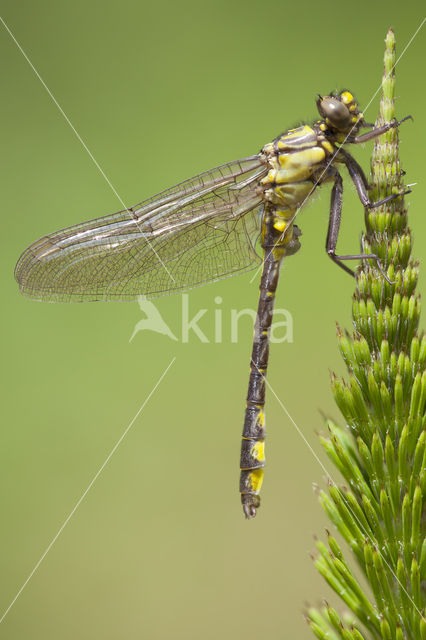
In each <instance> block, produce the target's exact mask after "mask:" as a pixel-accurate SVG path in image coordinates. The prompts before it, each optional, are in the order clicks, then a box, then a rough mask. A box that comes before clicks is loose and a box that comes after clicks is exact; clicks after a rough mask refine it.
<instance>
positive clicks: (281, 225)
mask: <svg viewBox="0 0 426 640" xmlns="http://www.w3.org/2000/svg"><path fill="white" fill-rule="evenodd" d="M286 227H287V223H286V221H285V220H283V219H282V218H275V220H274V228H275V229H276V230H277V231H280V232H281V233H282V232H283V231H285V229H286Z"/></svg>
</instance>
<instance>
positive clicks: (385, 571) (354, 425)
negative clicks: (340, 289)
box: [306, 29, 426, 640]
mask: <svg viewBox="0 0 426 640" xmlns="http://www.w3.org/2000/svg"><path fill="white" fill-rule="evenodd" d="M385 43H386V49H385V58H384V75H383V81H382V98H381V102H380V112H379V117H378V120H377V126H379V125H381V124H383V123H384V122H389V121H390V120H392V119H393V118H394V117H395V115H394V99H393V98H394V88H395V36H394V33H393V31H392V29H391V30H389V32H388V34H387V36H386V40H385ZM403 175H404V172H403V171H402V170H401V168H400V162H399V155H398V128H394V129H390V130H389V131H388V132H387V133H385V134H384V135H382V136H380V138H377V139H376V141H375V144H374V151H373V155H372V160H371V177H370V184H371V190H372V199H373V200H378V199H382V198H385V197H386V196H388V195H390V194H392V193H404V185H403V181H402V178H403ZM365 224H366V231H365V233H364V234H363V236H362V240H361V242H362V250H363V252H365V253H375V254H376V255H378V256H379V258H380V261H381V264H382V265H383V268H384V269H385V272H386V274H387V278H388V280H389V281H388V280H386V279H385V278H384V277H383V274H382V273H380V270H379V267H378V265H376V264H375V263H373V262H372V261H364V264H363V266H362V268H361V270H360V272H359V274H358V277H357V281H356V290H355V294H354V297H353V308H352V316H353V324H354V329H355V330H354V333H353V335H350V334H349V333H348V332H346V331H343V330H342V329H340V328H339V327H338V342H339V347H340V351H341V354H342V356H343V359H344V361H345V364H346V367H347V369H348V374H349V379H348V380H347V381H343V380H340V379H338V378H337V377H336V376H333V377H332V390H333V394H334V398H335V401H336V403H337V405H338V407H339V409H340V411H341V413H342V415H343V417H344V419H345V421H346V424H347V427H346V428H341V427H339V426H338V425H337V424H335V423H334V422H332V421H331V420H328V421H327V426H328V431H329V437H327V438H325V437H322V438H321V442H322V445H323V446H324V448H325V451H326V452H327V454H328V456H329V458H330V459H331V461H332V462H333V463H334V465H335V466H336V467H337V469H338V470H339V471H340V473H341V474H342V476H343V477H344V479H345V481H346V483H347V486H339V485H337V484H335V483H334V482H333V481H332V480H329V487H328V492H326V491H322V492H321V493H320V502H321V504H322V507H323V508H324V510H325V512H326V513H327V516H328V517H329V519H330V520H331V522H332V523H333V525H335V527H336V529H337V531H338V532H339V533H340V535H341V536H342V537H343V539H344V540H345V541H346V542H347V544H348V545H349V547H350V549H351V550H352V552H353V555H354V557H355V561H356V564H357V567H358V570H357V572H356V573H355V572H354V571H353V569H352V568H351V565H350V563H349V562H348V560H347V558H346V557H345V555H344V553H343V551H342V549H341V547H340V545H339V543H338V542H337V540H336V538H335V537H334V536H333V535H332V534H331V533H329V532H327V537H328V541H327V542H328V545H326V544H324V543H323V542H321V541H318V542H317V554H316V557H315V565H316V567H317V569H318V571H319V572H320V574H321V575H322V576H323V577H324V579H325V580H326V582H327V583H328V584H329V585H330V586H331V588H332V589H333V591H335V593H336V594H337V595H338V596H339V597H340V598H341V600H343V602H344V604H345V605H346V607H347V609H348V612H347V613H345V614H344V615H339V613H338V612H337V611H336V610H335V609H334V608H333V607H332V606H330V605H329V604H328V603H325V604H324V607H323V608H321V610H318V609H314V608H311V609H309V610H308V612H307V614H306V619H307V622H308V624H309V625H310V627H311V629H312V631H313V632H314V634H315V635H316V637H317V638H320V640H326V639H327V640H362V639H364V640H367V639H383V640H426V618H425V612H424V608H425V601H426V597H425V588H426V582H425V580H426V544H425V528H426V514H425V508H424V504H425V503H424V498H425V492H426V448H425V437H426V436H425V430H424V428H425V416H424V407H425V397H426V394H425V390H426V385H425V382H426V380H425V361H426V339H425V336H424V335H423V334H422V333H421V334H419V332H418V325H419V317H420V303H419V297H418V296H417V295H416V292H415V289H416V284H417V278H418V264H417V263H413V261H412V260H411V244H412V241H411V233H410V230H409V228H408V226H407V209H406V205H405V203H404V197H403V196H401V197H399V198H397V199H395V200H392V201H391V202H388V203H387V204H385V205H383V206H381V207H378V208H376V209H369V210H366V212H365ZM362 576H363V577H362ZM360 577H361V580H360ZM366 582H367V583H368V588H366V587H365V586H364V585H365V583H366Z"/></svg>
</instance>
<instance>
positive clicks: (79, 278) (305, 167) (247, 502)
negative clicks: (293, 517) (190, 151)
mask: <svg viewBox="0 0 426 640" xmlns="http://www.w3.org/2000/svg"><path fill="white" fill-rule="evenodd" d="M316 106H317V109H318V112H319V116H320V118H319V119H318V120H316V121H314V122H313V123H312V124H311V125H308V124H303V125H301V126H298V127H296V128H294V129H289V130H287V131H285V132H284V133H282V134H280V135H279V136H277V137H276V138H275V139H274V140H272V142H270V143H268V144H266V145H265V146H264V147H263V148H262V149H261V151H260V152H259V153H257V154H256V155H252V156H249V157H247V158H242V159H240V160H235V161H233V162H229V163H226V164H223V165H220V166H218V167H216V168H214V169H211V170H209V171H205V172H203V173H200V174H199V175H197V176H195V177H193V178H190V179H189V180H185V181H184V182H181V183H180V184H178V185H176V186H174V187H171V188H169V189H166V190H165V191H162V192H161V193H159V194H157V195H155V196H153V197H150V198H148V199H147V200H144V201H143V202H141V203H139V204H137V205H135V206H133V207H130V208H128V209H124V210H122V211H119V212H117V213H113V214H110V215H107V216H104V217H101V218H96V219H94V220H90V221H88V222H83V223H80V224H76V225H74V226H71V227H68V228H65V229H63V230H61V231H58V232H56V233H51V234H49V235H47V236H44V237H42V238H41V239H40V240H37V241H36V242H34V243H33V244H31V245H30V246H29V247H28V248H27V249H26V250H25V251H24V252H23V254H22V255H21V257H20V258H19V261H18V263H17V265H16V269H15V277H16V280H17V281H18V283H19V287H20V289H21V292H22V293H23V294H24V295H26V296H28V297H30V298H33V299H36V300H43V301H49V302H72V301H76V302H83V301H95V300H132V299H135V298H137V297H138V296H139V295H144V296H146V297H147V298H152V297H156V296H161V295H167V294H171V293H175V292H178V291H186V290H188V289H191V288H193V287H197V286H200V285H203V284H205V283H207V282H213V281H216V280H220V279H221V278H225V277H228V276H233V275H236V274H238V273H242V272H244V271H247V270H249V269H253V268H255V267H256V266H259V267H260V265H261V266H262V276H261V280H260V287H259V290H260V293H259V303H258V309H257V317H256V321H255V327H254V339H253V349H252V355H251V361H250V375H249V385H248V393H247V399H246V409H245V418H244V427H243V433H242V445H241V457H240V487H239V489H240V494H241V502H242V505H243V511H244V514H245V516H246V518H248V519H249V518H253V517H254V516H255V515H256V513H257V510H258V508H259V506H260V495H259V493H260V489H261V486H262V482H263V476H264V467H265V454H264V444H265V437H266V430H265V414H264V406H265V390H266V385H265V380H266V373H267V367H268V360H269V337H270V328H271V323H272V317H273V308H274V299H275V293H276V289H277V285H278V278H279V272H280V267H281V264H282V261H283V259H284V257H287V256H291V255H293V254H294V253H296V252H297V251H298V250H299V248H300V246H301V245H300V235H301V232H300V229H299V228H298V227H297V226H296V224H295V223H294V221H295V218H296V215H297V213H298V212H299V211H300V209H301V208H302V207H303V206H304V205H305V204H306V203H307V202H308V201H309V199H310V198H311V196H312V194H313V193H314V191H315V190H316V188H317V187H319V186H321V185H323V184H324V183H332V184H333V187H332V190H331V204H330V213H329V222H328V232H327V239H326V251H327V254H328V255H329V256H330V258H331V259H332V260H333V261H334V262H335V263H336V264H337V265H339V266H340V267H341V268H342V269H344V270H345V271H347V272H348V273H350V274H352V275H355V273H354V271H352V270H351V269H350V268H349V267H348V266H347V265H346V264H345V262H346V261H348V260H372V261H375V262H376V264H377V266H378V268H379V270H380V271H381V273H382V274H383V277H385V278H387V276H386V273H384V271H383V269H382V267H381V264H380V260H379V258H378V256H377V255H375V254H368V253H358V254H351V255H338V254H337V253H336V247H337V240H338V235H339V227H340V220H341V212H342V200H343V181H342V177H341V174H340V172H339V167H343V168H346V169H347V171H348V173H349V176H350V178H351V179H352V181H353V183H354V185H355V188H356V191H357V193H358V196H359V199H360V201H361V203H362V205H363V206H364V207H365V208H373V207H377V206H379V205H382V204H384V203H385V202H388V201H390V200H392V199H394V198H397V197H399V196H400V195H403V194H405V193H407V191H405V192H403V193H399V194H398V193H394V194H392V195H390V196H388V197H386V198H383V199H382V200H379V201H377V202H372V201H371V200H370V197H369V186H368V182H367V179H366V177H365V174H364V172H363V170H362V168H361V166H360V165H359V164H358V163H357V161H356V160H355V159H354V158H353V157H352V155H351V154H350V153H349V152H348V151H347V150H346V149H345V148H344V147H345V146H346V145H347V144H359V143H364V142H367V141H369V140H372V139H374V138H376V137H377V136H380V135H382V134H383V133H385V132H386V131H388V130H390V129H392V128H395V127H398V126H399V125H400V124H401V122H403V121H404V120H406V119H407V118H409V117H410V116H407V118H404V119H403V120H400V121H397V120H392V121H391V122H388V123H385V124H383V125H382V126H378V127H375V126H374V125H373V124H370V123H367V122H365V119H364V115H363V113H362V111H361V110H360V107H359V105H358V102H357V100H356V99H355V97H354V95H353V94H352V93H351V92H350V91H349V90H343V91H340V92H331V93H330V94H329V95H325V96H321V95H318V99H317V101H316ZM363 127H365V128H367V129H369V130H368V131H366V132H365V133H360V130H361V129H362V128H363ZM259 245H260V246H261V251H259V252H258V250H257V247H258V246H259ZM259 253H261V255H259Z"/></svg>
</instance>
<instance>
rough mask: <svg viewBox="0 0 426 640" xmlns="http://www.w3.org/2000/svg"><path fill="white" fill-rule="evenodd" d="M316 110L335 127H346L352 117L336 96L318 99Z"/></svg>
mask: <svg viewBox="0 0 426 640" xmlns="http://www.w3.org/2000/svg"><path fill="white" fill-rule="evenodd" d="M318 110H319V112H320V114H321V115H322V116H323V117H324V118H328V120H329V121H330V122H331V124H332V125H334V126H335V127H336V128H337V129H346V128H347V127H349V126H350V124H351V121H352V118H351V114H350V112H349V109H348V108H347V107H346V105H344V104H343V102H340V100H339V99H338V98H332V97H330V96H327V97H326V98H322V100H318Z"/></svg>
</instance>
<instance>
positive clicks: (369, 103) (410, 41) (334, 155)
mask: <svg viewBox="0 0 426 640" xmlns="http://www.w3.org/2000/svg"><path fill="white" fill-rule="evenodd" d="M425 22H426V18H423V20H422V22H421V23H420V25H419V26H418V27H417V29H416V31H415V32H414V33H413V35H412V36H411V38H410V40H409V41H408V43H407V44H406V45H405V47H404V49H403V50H402V53H401V55H400V56H399V57H398V58H397V59H396V61H395V64H394V65H393V67H392V71H393V69H395V67H396V65H397V64H398V62H399V61H400V60H401V58H402V57H403V56H404V55H405V53H406V51H407V49H408V47H409V46H410V45H411V43H412V42H413V40H414V38H415V37H416V36H417V34H418V33H419V31H420V29H421V28H422V27H423V25H424V23H425ZM381 86H382V83H380V84H379V86H378V87H377V89H376V91H375V92H374V93H373V95H372V97H371V98H370V100H369V101H368V102H367V105H366V107H365V109H363V112H366V111H367V109H368V107H369V106H370V105H371V103H372V102H373V100H374V98H375V97H376V96H377V94H378V93H379V91H380V89H381ZM356 124H357V123H355V124H354V125H353V127H352V128H351V130H350V131H349V133H348V134H347V136H346V138H345V139H344V140H343V142H342V143H341V146H343V145H344V144H345V142H346V140H347V139H348V138H349V136H350V135H351V133H352V131H353V130H354V128H355V126H356ZM338 152H339V150H338V149H337V150H336V151H335V152H334V153H333V155H332V156H331V158H330V160H329V161H328V163H327V164H326V166H325V168H324V170H323V172H322V173H321V175H320V176H319V177H318V179H317V180H316V182H315V183H314V184H313V186H312V188H311V190H310V191H309V193H308V194H307V195H306V196H305V198H304V199H303V201H302V203H301V204H300V206H299V207H297V209H296V213H295V214H294V216H293V217H292V218H290V220H289V221H288V223H287V228H288V227H289V226H290V225H291V224H292V223H293V222H294V220H295V218H296V216H297V214H298V213H299V211H300V210H301V209H302V208H303V206H304V204H305V202H306V201H307V200H308V198H310V196H311V195H312V194H313V192H314V191H315V189H316V187H317V186H318V185H319V182H320V180H321V178H322V177H323V176H324V174H325V173H326V171H327V169H328V168H329V167H330V165H331V164H332V163H333V161H334V159H335V157H336V155H337V154H338ZM285 233H286V231H284V232H283V234H282V235H281V236H280V238H278V240H277V242H276V243H275V245H274V246H273V247H272V249H270V253H272V251H273V250H274V249H276V247H277V245H278V244H279V243H280V242H282V240H283V237H284V236H285ZM261 268H262V265H259V266H258V267H257V269H256V271H255V272H254V275H253V277H252V278H251V280H250V282H249V284H252V283H253V281H254V279H255V278H256V277H257V275H258V273H259V271H260V269H261Z"/></svg>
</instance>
